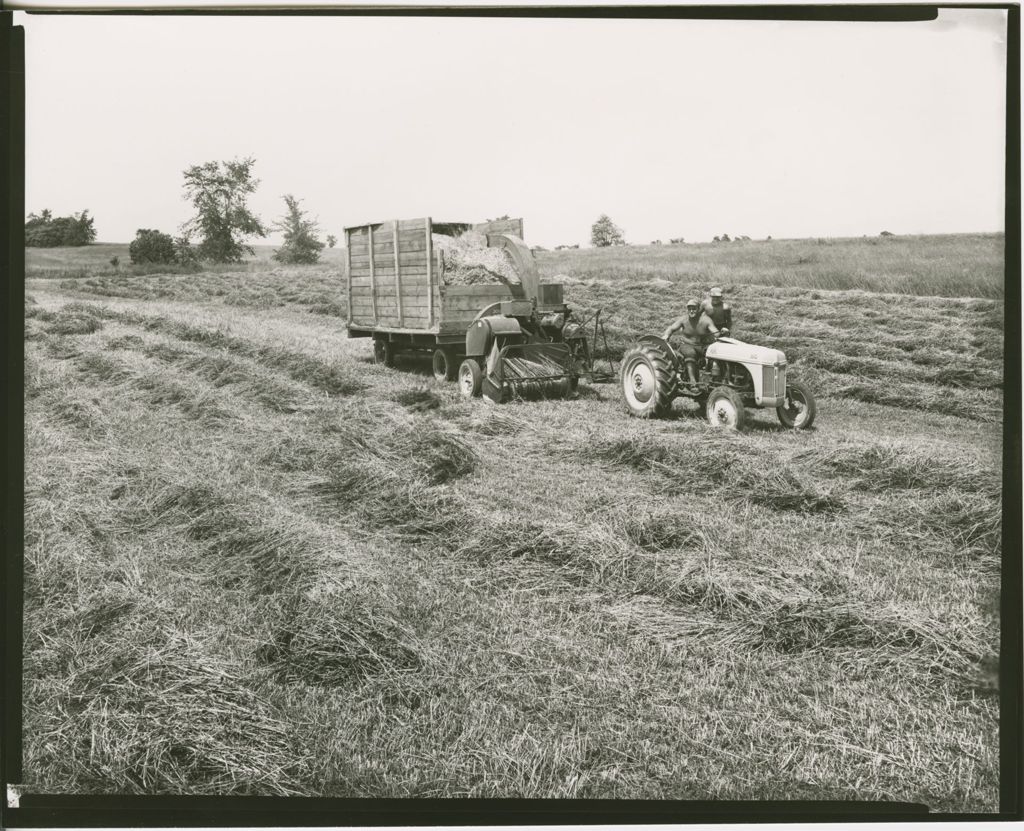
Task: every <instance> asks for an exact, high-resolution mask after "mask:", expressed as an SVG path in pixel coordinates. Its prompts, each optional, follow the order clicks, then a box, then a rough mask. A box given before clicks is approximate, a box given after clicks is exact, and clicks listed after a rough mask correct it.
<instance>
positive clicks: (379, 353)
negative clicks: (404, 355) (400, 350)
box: [373, 338, 395, 366]
mask: <svg viewBox="0 0 1024 831" xmlns="http://www.w3.org/2000/svg"><path fill="white" fill-rule="evenodd" d="M373 360H374V362H375V363H378V364H384V366H394V365H395V345H394V344H393V343H392V342H391V341H389V340H387V339H385V338H374V339H373Z"/></svg>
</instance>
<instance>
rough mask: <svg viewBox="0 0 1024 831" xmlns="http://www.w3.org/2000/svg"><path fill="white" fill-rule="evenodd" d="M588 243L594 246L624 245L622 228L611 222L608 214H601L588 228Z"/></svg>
mask: <svg viewBox="0 0 1024 831" xmlns="http://www.w3.org/2000/svg"><path fill="white" fill-rule="evenodd" d="M590 244H591V245H593V246H594V247H596V248H605V247H607V246H609V245H625V244H626V240H625V239H623V236H622V229H621V228H620V227H619V226H618V225H616V224H615V223H614V222H612V220H611V217H609V216H608V214H601V216H599V217H598V218H597V222H595V223H594V224H593V225H592V226H591V228H590Z"/></svg>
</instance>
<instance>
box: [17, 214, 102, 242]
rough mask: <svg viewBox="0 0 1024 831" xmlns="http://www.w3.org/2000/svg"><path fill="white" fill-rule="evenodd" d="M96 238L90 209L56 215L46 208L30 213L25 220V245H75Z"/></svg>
mask: <svg viewBox="0 0 1024 831" xmlns="http://www.w3.org/2000/svg"><path fill="white" fill-rule="evenodd" d="M95 239H96V229H95V228H94V227H93V218H92V217H91V216H89V212H88V211H82V212H81V213H77V214H72V215H71V216H57V217H55V216H53V214H52V213H51V212H50V211H49V210H46V209H44V210H43V211H42V213H39V214H29V215H28V219H27V220H26V222H25V245H26V246H27V247H29V248H58V247H75V246H80V245H88V244H89V243H90V242H93V241H94V240H95Z"/></svg>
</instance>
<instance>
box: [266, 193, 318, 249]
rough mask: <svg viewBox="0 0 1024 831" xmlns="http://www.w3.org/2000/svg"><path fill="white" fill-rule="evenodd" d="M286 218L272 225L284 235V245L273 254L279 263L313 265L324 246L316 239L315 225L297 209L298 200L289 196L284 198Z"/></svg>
mask: <svg viewBox="0 0 1024 831" xmlns="http://www.w3.org/2000/svg"><path fill="white" fill-rule="evenodd" d="M284 204H285V207H286V208H287V209H288V213H287V215H286V216H284V217H282V218H281V219H280V220H278V221H277V223H275V225H274V230H275V231H280V232H281V233H282V234H283V235H284V245H282V246H281V247H280V248H279V249H277V251H275V252H274V259H275V260H277V261H278V262H279V263H315V262H317V261H318V260H319V259H320V252H321V251H323V248H324V244H323V243H322V242H321V241H320V240H319V239H318V238H317V236H316V234H317V231H318V227H317V223H316V222H314V221H313V220H310V219H306V212H305V211H303V210H302V208H300V207H299V200H298V199H296V198H295V197H294V196H292V195H291V194H287V195H285V197H284Z"/></svg>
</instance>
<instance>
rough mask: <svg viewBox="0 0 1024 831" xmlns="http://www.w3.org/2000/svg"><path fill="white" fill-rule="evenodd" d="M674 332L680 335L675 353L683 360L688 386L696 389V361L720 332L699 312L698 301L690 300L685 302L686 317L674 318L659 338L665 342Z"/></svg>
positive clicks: (711, 321)
mask: <svg viewBox="0 0 1024 831" xmlns="http://www.w3.org/2000/svg"><path fill="white" fill-rule="evenodd" d="M719 296H720V295H719ZM676 332H680V333H681V338H680V344H679V348H678V349H677V350H676V351H677V352H678V353H679V355H680V356H681V357H682V359H683V365H684V366H685V367H686V375H687V378H688V379H689V383H690V386H691V387H696V386H697V384H698V380H697V360H698V359H700V358H703V357H704V350H705V349H706V348H707V345H708V344H709V343H711V341H713V340H716V339H717V338H718V337H719V336H720V335H721V331H720V330H719V328H718V327H717V326H716V325H715V322H714V320H712V319H711V317H710V316H708V315H707V314H705V313H704V312H702V311H701V304H700V301H699V300H697V299H696V298H691V299H690V300H687V301H686V317H679V318H676V320H674V321H673V322H672V324H671V325H670V326H669V327H668V328H667V329H666V330H665V332H664V334H663V335H662V336H661V337H662V338H663V339H664V340H666V341H667V340H668V339H669V338H670V337H672V335H673V334H675V333H676Z"/></svg>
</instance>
